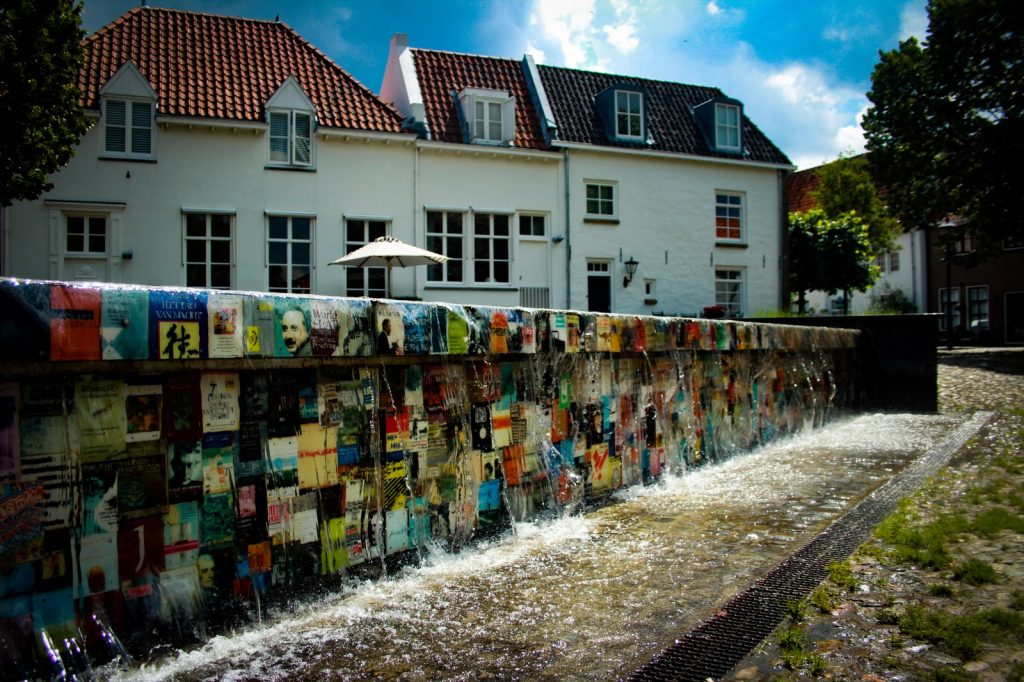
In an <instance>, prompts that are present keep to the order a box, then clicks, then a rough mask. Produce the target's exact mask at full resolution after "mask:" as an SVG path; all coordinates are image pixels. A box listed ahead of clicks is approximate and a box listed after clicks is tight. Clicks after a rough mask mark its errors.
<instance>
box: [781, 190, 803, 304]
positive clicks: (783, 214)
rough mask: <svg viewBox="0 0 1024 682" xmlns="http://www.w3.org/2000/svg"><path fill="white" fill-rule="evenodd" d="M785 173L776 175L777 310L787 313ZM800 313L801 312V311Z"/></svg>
mask: <svg viewBox="0 0 1024 682" xmlns="http://www.w3.org/2000/svg"><path fill="white" fill-rule="evenodd" d="M785 178H786V171H781V170H780V171H779V173H778V183H777V184H778V196H779V310H781V311H783V312H786V313H788V312H789V258H788V255H789V254H788V251H789V239H788V232H789V229H788V228H789V207H788V206H787V205H786V203H787V202H786V180H785ZM801 312H802V311H801Z"/></svg>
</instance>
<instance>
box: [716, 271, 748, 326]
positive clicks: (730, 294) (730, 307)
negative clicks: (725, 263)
mask: <svg viewBox="0 0 1024 682" xmlns="http://www.w3.org/2000/svg"><path fill="white" fill-rule="evenodd" d="M715 304H716V305H720V306H722V307H723V308H725V316H726V317H740V316H742V315H743V270H742V269H741V268H715Z"/></svg>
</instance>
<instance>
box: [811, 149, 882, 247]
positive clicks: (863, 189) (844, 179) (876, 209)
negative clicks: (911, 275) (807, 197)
mask: <svg viewBox="0 0 1024 682" xmlns="http://www.w3.org/2000/svg"><path fill="white" fill-rule="evenodd" d="M816 172H817V175H818V187H817V189H815V190H814V191H813V192H812V196H813V197H814V199H815V201H816V202H817V205H818V207H819V208H821V210H822V211H823V212H824V214H825V216H826V217H828V218H839V217H840V216H842V215H843V214H846V213H849V212H851V211H853V212H855V213H856V214H857V215H858V216H859V217H860V219H861V222H863V223H864V225H866V226H867V229H868V241H870V242H871V249H872V250H873V251H874V253H876V254H879V253H885V252H887V251H891V250H892V248H893V242H894V240H895V238H896V235H897V234H898V233H899V222H897V221H896V219H895V218H893V217H892V216H891V215H890V214H889V209H888V207H887V206H886V204H885V202H884V201H882V199H881V198H880V197H879V196H878V191H877V190H876V189H875V183H874V181H873V180H872V178H871V172H870V170H869V169H868V159H867V156H866V155H864V154H860V155H857V156H840V157H839V158H838V159H836V160H835V161H833V162H832V163H829V164H825V165H824V166H821V167H820V168H819V169H817V171H816Z"/></svg>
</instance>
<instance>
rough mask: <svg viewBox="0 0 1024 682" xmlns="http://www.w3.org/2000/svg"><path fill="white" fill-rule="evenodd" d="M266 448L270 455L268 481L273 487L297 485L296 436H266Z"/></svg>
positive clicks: (297, 444) (297, 453)
mask: <svg viewBox="0 0 1024 682" xmlns="http://www.w3.org/2000/svg"><path fill="white" fill-rule="evenodd" d="M267 450H268V452H269V455H268V456H269V457H270V473H271V476H270V481H271V482H273V483H274V484H275V487H289V486H294V485H298V469H299V438H298V436H288V437H282V438H268V439H267Z"/></svg>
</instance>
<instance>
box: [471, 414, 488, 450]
mask: <svg viewBox="0 0 1024 682" xmlns="http://www.w3.org/2000/svg"><path fill="white" fill-rule="evenodd" d="M470 414H471V428H472V438H471V443H472V446H473V449H474V450H479V451H481V452H491V451H492V450H493V449H494V446H493V445H492V440H491V408H490V405H488V404H487V403H478V404H474V405H473V407H472V412H471V413H470Z"/></svg>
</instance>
